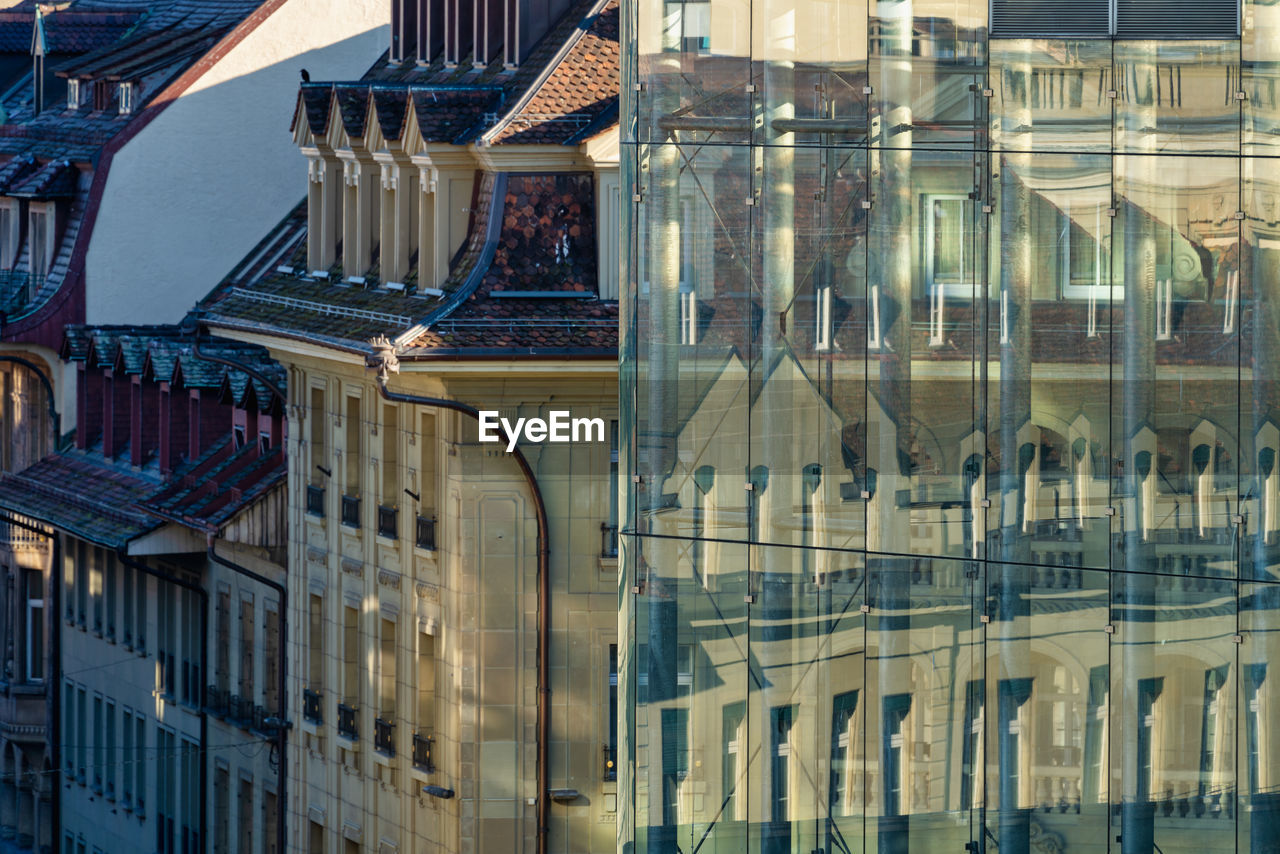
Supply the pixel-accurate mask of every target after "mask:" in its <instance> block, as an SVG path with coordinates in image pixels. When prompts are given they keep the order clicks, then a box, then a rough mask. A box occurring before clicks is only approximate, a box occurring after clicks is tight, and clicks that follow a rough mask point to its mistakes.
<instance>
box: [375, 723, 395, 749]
mask: <svg viewBox="0 0 1280 854" xmlns="http://www.w3.org/2000/svg"><path fill="white" fill-rule="evenodd" d="M373 749H374V750H377V751H378V752H380V753H385V754H386V755H387V756H395V755H396V725H395V724H393V723H391V722H390V721H386V720H383V719H382V718H375V719H374V721H373Z"/></svg>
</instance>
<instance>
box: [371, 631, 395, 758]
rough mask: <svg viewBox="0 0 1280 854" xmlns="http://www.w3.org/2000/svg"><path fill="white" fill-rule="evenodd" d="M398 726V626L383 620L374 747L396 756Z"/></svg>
mask: <svg viewBox="0 0 1280 854" xmlns="http://www.w3.org/2000/svg"><path fill="white" fill-rule="evenodd" d="M395 725H396V624H395V621H394V620H382V621H381V632H380V637H379V646H378V719H377V722H376V725H375V732H374V739H375V741H374V747H375V748H376V749H377V750H381V751H382V752H383V753H387V754H390V755H394V754H395V750H396V748H395Z"/></svg>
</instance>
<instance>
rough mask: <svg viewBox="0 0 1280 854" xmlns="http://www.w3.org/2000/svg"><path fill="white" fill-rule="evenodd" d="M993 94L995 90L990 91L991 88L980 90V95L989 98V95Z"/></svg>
mask: <svg viewBox="0 0 1280 854" xmlns="http://www.w3.org/2000/svg"><path fill="white" fill-rule="evenodd" d="M994 94H995V92H993V91H992V90H990V89H983V90H982V97H984V98H990V97H991V96H992V95H994Z"/></svg>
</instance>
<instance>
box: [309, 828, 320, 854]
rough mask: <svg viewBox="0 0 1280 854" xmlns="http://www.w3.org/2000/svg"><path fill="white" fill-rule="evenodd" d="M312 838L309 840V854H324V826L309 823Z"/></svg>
mask: <svg viewBox="0 0 1280 854" xmlns="http://www.w3.org/2000/svg"><path fill="white" fill-rule="evenodd" d="M307 824H308V825H309V827H310V837H309V838H308V840H307V854H324V825H323V824H316V823H315V822H314V821H311V822H307Z"/></svg>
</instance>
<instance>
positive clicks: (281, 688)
mask: <svg viewBox="0 0 1280 854" xmlns="http://www.w3.org/2000/svg"><path fill="white" fill-rule="evenodd" d="M214 540H215V537H214V534H213V533H209V534H208V539H207V542H208V545H209V548H208V551H207V554H208V556H209V560H210V561H212V562H213V563H216V564H218V565H220V566H225V567H226V568H227V569H229V570H231V571H232V572H235V573H238V574H239V575H243V576H245V577H246V578H250V579H252V580H254V581H256V582H258V583H259V584H263V585H265V586H267V587H270V588H271V589H272V590H274V591H276V593H277V594H278V595H279V596H280V638H279V647H280V666H279V667H278V668H276V702H277V703H279V704H280V705H279V708H278V709H277V710H276V713H277V715H278V717H277V718H276V722H275V730H276V741H277V742H278V746H277V748H276V749H277V750H278V751H279V754H280V755H279V760H280V761H279V762H278V763H277V764H276V788H277V789H278V790H279V794H278V795H277V797H276V803H277V804H278V805H279V806H278V808H277V811H276V850H277V851H279V852H281V854H283V852H284V850H285V847H284V843H285V816H286V815H287V813H288V805H289V800H288V798H287V797H286V791H285V786H286V784H287V783H288V780H289V774H288V766H287V765H286V764H285V748H286V747H287V746H288V734H289V722H288V712H287V711H286V709H287V703H286V702H285V686H286V685H287V684H288V667H289V655H288V652H287V650H288V647H289V588H288V586H287V585H284V584H281V583H280V582H278V581H272V580H271V579H270V578H267V577H266V576H265V575H261V574H259V573H257V572H254V571H253V570H252V569H249V568H248V567H245V566H241V565H240V564H238V563H235V562H234V561H231V560H228V559H227V558H224V557H222V556H220V555H219V554H218V553H217V552H216V551H214ZM269 721H270V718H268V722H269Z"/></svg>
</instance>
